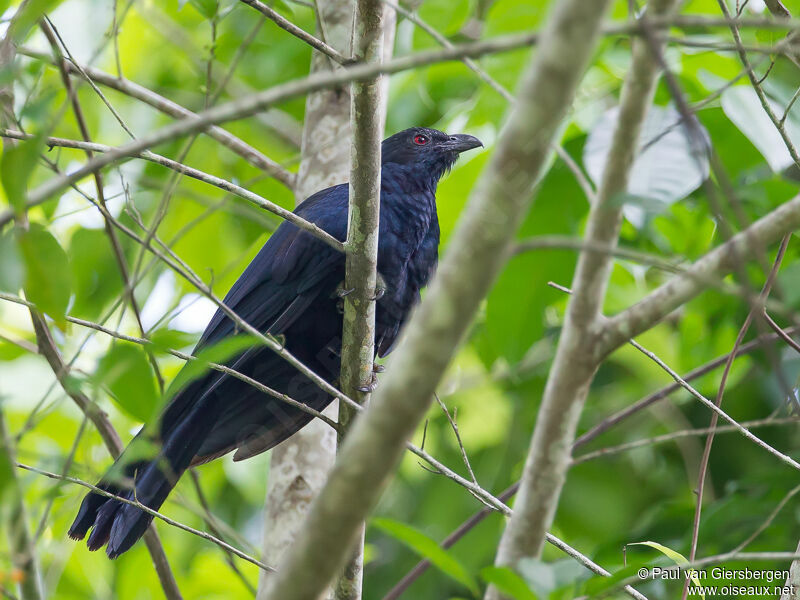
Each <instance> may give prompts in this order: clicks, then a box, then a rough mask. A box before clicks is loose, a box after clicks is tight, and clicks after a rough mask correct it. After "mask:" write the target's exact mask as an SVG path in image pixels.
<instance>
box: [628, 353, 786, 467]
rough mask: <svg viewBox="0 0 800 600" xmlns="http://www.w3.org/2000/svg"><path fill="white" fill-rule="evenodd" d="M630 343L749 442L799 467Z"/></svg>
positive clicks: (657, 359)
mask: <svg viewBox="0 0 800 600" xmlns="http://www.w3.org/2000/svg"><path fill="white" fill-rule="evenodd" d="M630 344H631V345H632V346H633V347H634V348H636V349H637V350H639V351H640V352H641V353H642V354H644V355H645V356H647V357H648V358H650V359H651V360H652V361H653V362H655V363H656V364H657V365H658V366H659V367H661V368H662V369H664V370H665V371H666V372H667V373H668V374H669V375H670V377H672V378H673V379H674V380H675V381H677V382H678V383H679V384H680V386H681V387H682V388H683V389H685V390H686V391H687V392H689V393H690V394H691V395H692V396H694V397H695V398H697V399H698V400H699V401H700V402H701V403H703V404H705V405H706V406H707V407H708V408H710V409H711V410H712V411H713V412H714V413H715V414H717V415H719V416H720V417H722V418H723V419H724V420H725V421H727V422H728V423H730V424H731V425H733V427H734V429H736V430H737V431H738V432H739V433H741V434H742V435H743V436H744V437H746V438H747V439H748V440H750V441H751V442H753V443H754V444H756V445H757V446H760V447H761V448H763V449H764V450H766V451H767V452H769V453H770V454H772V455H773V456H774V457H776V458H777V459H778V460H780V461H781V462H782V463H784V464H786V465H788V466H790V467H792V468H793V469H800V463H798V462H797V461H796V460H794V459H793V458H792V457H790V456H787V455H785V454H783V453H782V452H780V451H779V450H776V449H775V448H773V447H772V446H770V445H769V444H767V443H766V442H765V441H764V440H762V439H761V438H759V437H757V436H756V435H754V434H753V433H751V432H750V431H749V430H748V429H746V428H745V427H742V425H740V424H739V422H737V421H736V420H735V419H734V418H732V417H730V416H729V415H728V414H727V413H726V412H725V411H723V410H722V409H721V408H719V407H717V405H716V404H714V403H713V402H711V400H709V399H708V398H706V397H705V396H703V394H701V393H700V392H698V391H697V390H696V389H694V388H693V387H692V386H691V385H690V384H689V383H687V382H686V381H685V380H684V379H682V378H681V376H680V375H678V374H677V373H676V372H675V371H673V370H672V369H670V368H669V366H668V365H667V364H666V363H664V361H662V360H661V359H660V358H658V356H656V355H655V354H654V353H652V352H650V351H649V350H647V349H646V348H644V347H642V346H641V345H640V344H639V343H638V342H636V341H635V340H630Z"/></svg>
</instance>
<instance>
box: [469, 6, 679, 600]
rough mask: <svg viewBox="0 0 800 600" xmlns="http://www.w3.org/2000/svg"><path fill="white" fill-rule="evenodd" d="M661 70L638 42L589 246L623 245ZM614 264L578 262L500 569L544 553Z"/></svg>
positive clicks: (598, 258) (492, 595)
mask: <svg viewBox="0 0 800 600" xmlns="http://www.w3.org/2000/svg"><path fill="white" fill-rule="evenodd" d="M673 4H674V0H656V1H655V2H651V3H650V4H649V5H648V16H649V14H651V11H652V12H654V13H655V14H662V13H664V12H666V11H667V10H669V9H670V8H671V7H672V5H673ZM658 73H659V69H658V62H657V60H656V58H655V57H654V56H652V54H651V52H650V50H649V48H648V45H647V43H646V41H644V40H641V39H637V40H635V41H634V44H633V61H632V64H631V68H630V70H629V71H628V74H627V76H626V79H625V83H624V85H623V89H622V98H621V102H620V111H619V120H618V122H617V127H616V131H615V132H614V138H613V140H612V145H611V148H610V150H609V153H608V158H607V162H606V165H605V168H604V170H603V179H602V182H601V184H600V189H599V190H598V193H597V198H596V199H595V202H594V204H593V205H592V210H591V212H590V215H589V220H588V223H587V230H586V234H585V239H586V241H587V242H588V243H589V244H593V245H594V244H598V245H602V246H607V247H609V248H612V249H613V248H614V247H615V246H616V244H617V238H618V236H619V228H620V225H621V222H622V221H621V219H622V207H621V205H620V204H619V202H617V198H618V197H619V196H620V195H621V194H623V193H624V192H625V190H626V188H627V185H628V176H629V174H630V169H631V166H632V165H633V161H634V158H635V155H636V150H637V147H638V139H639V133H640V131H641V126H642V123H643V122H644V118H645V115H646V113H647V109H648V107H649V106H650V104H651V103H652V99H653V94H654V92H655V84H656V80H657V77H658ZM612 265H613V255H612V254H611V253H609V252H605V253H601V252H592V251H584V252H582V253H581V255H580V258H579V260H578V266H577V269H576V271H575V276H574V278H573V283H572V292H573V293H572V296H571V298H570V301H569V306H568V308H567V316H566V319H565V322H564V328H563V330H562V332H561V339H560V340H559V344H558V349H557V351H556V357H555V360H554V361H553V366H552V368H551V370H550V375H549V376H548V379H547V385H546V386H545V391H544V397H543V399H542V405H541V408H540V409H539V414H538V417H537V419H536V428H535V430H534V434H533V439H532V441H531V446H530V449H529V452H528V457H527V460H526V462H525V467H524V470H523V475H522V480H521V482H520V488H519V492H518V493H517V501H516V502H515V504H514V514H513V515H512V517H511V519H510V521H509V522H508V525H507V527H506V529H505V531H504V533H503V536H502V538H501V540H500V545H499V548H498V551H497V557H496V560H495V563H496V564H497V565H498V566H504V567H512V568H513V567H514V566H516V564H517V562H518V561H519V560H520V559H521V558H523V557H529V556H531V557H538V556H539V555H540V554H541V551H542V547H543V546H544V541H545V535H546V533H547V530H548V529H549V528H550V526H551V524H552V522H553V518H554V516H555V512H556V508H557V506H558V499H559V496H560V493H561V489H562V487H563V485H564V481H565V479H566V473H567V470H568V468H569V461H570V455H571V449H572V443H573V441H574V439H575V429H576V427H577V423H578V417H579V416H580V413H581V410H582V408H583V403H584V401H585V399H586V395H587V394H588V391H589V386H590V384H591V382H592V380H593V378H594V373H595V371H596V369H597V366H598V365H599V363H600V360H601V359H602V358H601V355H600V353H599V352H598V348H599V343H598V330H599V328H600V320H601V311H602V306H603V299H604V297H605V293H606V287H607V285H608V278H609V275H610V272H611V267H612ZM503 597H504V595H503V594H501V592H500V591H499V590H497V589H496V588H495V587H493V586H490V587H489V589H488V590H487V592H486V596H485V598H486V600H499V599H500V598H503Z"/></svg>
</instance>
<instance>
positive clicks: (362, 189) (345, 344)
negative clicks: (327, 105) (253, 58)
mask: <svg viewBox="0 0 800 600" xmlns="http://www.w3.org/2000/svg"><path fill="white" fill-rule="evenodd" d="M244 1H245V2H247V1H248V0H244ZM392 23H394V21H392ZM384 30H385V23H384V7H383V4H382V3H381V2H380V0H356V2H355V8H354V13H353V38H352V40H353V58H354V59H355V60H357V61H359V62H363V63H367V64H369V63H373V64H375V63H378V64H379V63H380V62H381V61H382V58H383V47H384V41H383V40H384ZM386 91H388V90H387V89H386V88H384V86H383V85H382V84H381V81H380V77H379V76H376V77H373V78H371V79H368V80H365V81H356V82H353V84H352V85H351V88H350V129H351V131H352V139H351V144H350V179H349V181H350V188H349V204H348V223H347V243H346V249H347V251H346V255H345V278H344V288H345V290H347V295H346V296H345V297H344V316H343V326H342V352H341V374H340V379H339V380H340V386H341V388H342V391H343V392H344V393H345V394H347V395H348V396H350V397H351V398H354V399H355V400H356V401H357V402H359V403H361V404H367V403H368V402H369V391H370V390H371V388H372V384H373V381H374V378H375V377H376V375H375V372H374V365H373V361H374V359H375V313H376V305H377V299H378V294H379V290H378V243H379V230H380V207H381V140H382V139H383V111H382V107H383V106H385V99H384V98H383V94H384V93H385V92H386ZM380 293H383V292H380ZM355 415H356V413H355V412H354V410H353V409H352V408H350V407H349V406H347V405H345V404H340V405H339V425H340V427H339V436H338V444H339V447H341V444H342V443H343V442H344V440H345V438H346V436H347V432H348V430H349V429H350V425H351V421H352V419H353V418H354V417H355ZM356 537H357V540H356V542H355V544H354V546H353V547H352V548H351V549H350V558H349V559H348V562H347V563H346V564H345V566H344V569H343V571H342V573H341V575H340V576H339V578H338V580H337V581H336V585H335V588H334V592H333V597H334V599H335V600H360V599H361V592H362V586H363V577H364V524H363V523H362V524H361V526H360V531H359V532H358V534H357V536H356Z"/></svg>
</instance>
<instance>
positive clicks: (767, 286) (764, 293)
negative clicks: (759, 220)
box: [681, 234, 791, 600]
mask: <svg viewBox="0 0 800 600" xmlns="http://www.w3.org/2000/svg"><path fill="white" fill-rule="evenodd" d="M790 239H791V234H787V235H785V236H784V238H783V242H782V243H781V246H780V248H779V249H778V254H777V256H776V257H775V262H774V263H773V265H772V269H771V270H770V272H769V275H767V280H766V282H765V283H764V287H763V288H762V289H761V294H760V295H759V300H760V302H759V305H760V304H763V301H764V300H766V298H767V297H768V296H769V293H770V291H771V290H772V286H773V284H774V283H775V278H776V277H777V275H778V269H780V266H781V262H782V261H783V256H784V254H785V253H786V248H787V247H788V246H789V240H790ZM758 310H759V306H758V305H755V306H753V307H752V308H751V309H750V311H749V312H748V313H747V317H746V318H745V320H744V323H743V324H742V326H741V328H740V329H739V333H738V335H737V336H736V341H735V342H734V344H733V349H732V350H731V352H730V354H729V355H728V360H727V361H726V362H725V368H724V369H723V371H722V379H721V380H720V384H719V388H718V389H717V397H716V399H715V400H714V404H715V406H716V407H717V408H720V407H721V406H722V397H723V394H724V393H725V385H726V384H727V382H728V375H729V374H730V371H731V367H732V366H733V361H734V360H735V357H736V353H737V351H738V349H739V346H741V345H742V342H743V341H744V336H745V335H746V334H747V330H748V329H750V323H751V322H752V320H753V316H754V315H755V314H757V311H758ZM718 419H719V417H718V415H717V413H716V412H715V413H714V414H713V415H711V423H710V424H709V429H710V430H711V431H710V432H709V434H708V437H706V443H705V447H704V449H703V456H702V458H701V459H700V468H699V469H698V475H697V489H696V493H697V500H696V503H695V509H694V519H693V523H692V541H691V545H690V547H689V560H690V561H691V560H694V559H695V557H696V556H697V541H698V538H699V536H700V516H701V514H702V511H703V492H704V490H705V483H706V477H707V473H708V462H709V459H710V457H711V445H712V444H713V443H714V433H715V431H714V430H715V429H716V427H717V421H718ZM681 593H682V598H683V600H685V598H686V596H687V595H688V593H689V582H688V580H687V581H685V582H684V585H683V591H682V592H681Z"/></svg>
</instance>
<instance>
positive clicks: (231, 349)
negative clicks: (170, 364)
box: [157, 335, 259, 398]
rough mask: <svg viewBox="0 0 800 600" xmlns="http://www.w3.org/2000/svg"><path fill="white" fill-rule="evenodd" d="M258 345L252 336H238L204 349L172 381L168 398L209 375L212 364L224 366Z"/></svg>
mask: <svg viewBox="0 0 800 600" xmlns="http://www.w3.org/2000/svg"><path fill="white" fill-rule="evenodd" d="M157 339H158V338H157ZM161 341H163V338H160V339H159V344H160V343H161ZM258 343H259V342H258V340H256V339H255V338H254V337H252V336H249V335H237V336H234V337H230V338H225V339H223V340H220V341H219V342H218V343H216V344H214V345H213V346H209V347H208V348H203V349H202V350H201V351H200V352H198V353H197V354H196V355H195V357H196V358H195V360H190V361H187V362H186V364H185V365H184V367H183V368H182V369H181V371H180V373H178V375H177V377H175V379H173V380H172V383H171V384H170V385H169V388H168V389H167V393H166V395H167V398H170V397H171V396H172V395H173V394H175V393H176V392H177V391H178V390H180V389H182V388H184V387H186V385H187V384H189V383H190V382H192V381H194V380H195V379H198V378H199V377H202V376H203V375H205V374H206V373H208V371H209V370H211V367H210V366H209V364H210V363H217V364H222V363H224V362H226V361H227V360H228V359H229V358H231V357H233V356H236V355H237V354H240V353H242V352H244V351H245V350H247V349H248V348H251V347H253V346H255V345H256V344H258ZM162 347H163V346H162Z"/></svg>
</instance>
